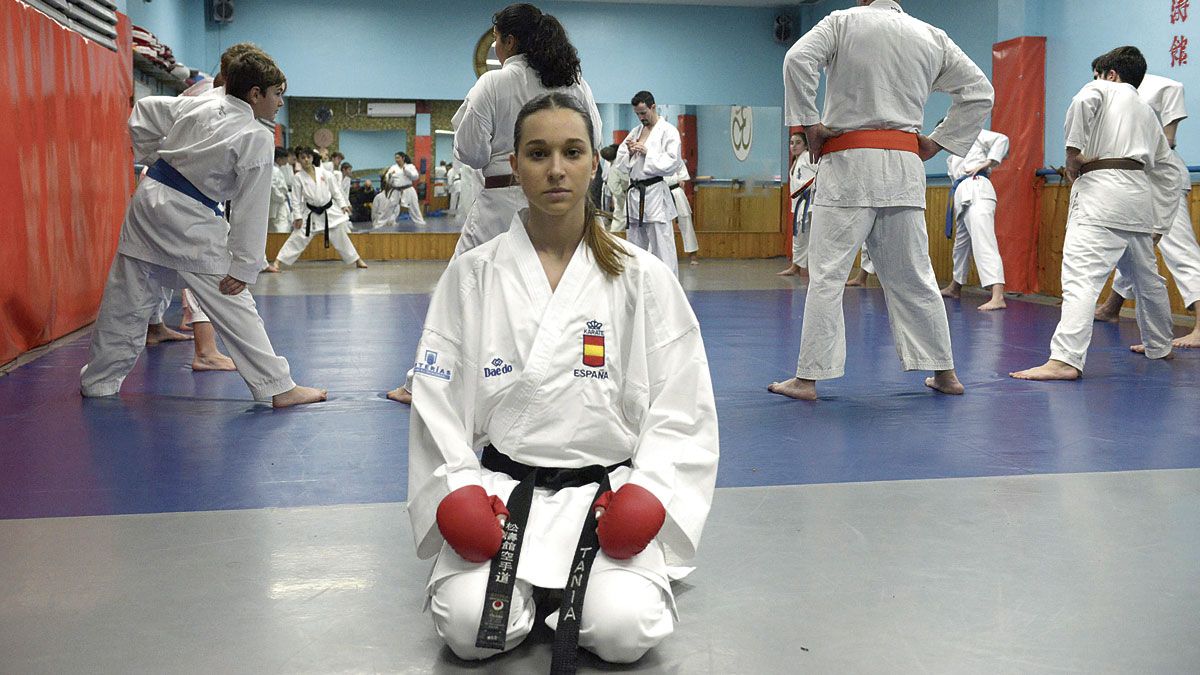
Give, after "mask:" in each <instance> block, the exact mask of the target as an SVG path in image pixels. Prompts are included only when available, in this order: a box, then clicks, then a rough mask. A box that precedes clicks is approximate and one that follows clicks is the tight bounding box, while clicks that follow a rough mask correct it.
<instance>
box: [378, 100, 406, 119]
mask: <svg viewBox="0 0 1200 675" xmlns="http://www.w3.org/2000/svg"><path fill="white" fill-rule="evenodd" d="M416 114H417V104H416V103H396V102H380V101H375V102H370V103H367V117H414V116H415V115H416Z"/></svg>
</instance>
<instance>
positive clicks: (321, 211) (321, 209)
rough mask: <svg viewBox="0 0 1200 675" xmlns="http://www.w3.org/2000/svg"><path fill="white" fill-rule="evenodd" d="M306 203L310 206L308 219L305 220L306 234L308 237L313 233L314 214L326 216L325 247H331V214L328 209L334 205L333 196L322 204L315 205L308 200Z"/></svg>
mask: <svg viewBox="0 0 1200 675" xmlns="http://www.w3.org/2000/svg"><path fill="white" fill-rule="evenodd" d="M304 205H305V206H307V207H308V219H307V220H305V222H304V236H306V237H308V236H311V235H312V217H313V214H314V213H315V214H317V215H318V216H324V217H325V248H329V214H328V213H326V211H328V210H329V207H331V206H333V198H332V197H330V198H329V201H327V202H325V204H324V205H322V206H313V205H312V204H309V203H308V202H304Z"/></svg>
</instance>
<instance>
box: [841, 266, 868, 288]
mask: <svg viewBox="0 0 1200 675" xmlns="http://www.w3.org/2000/svg"><path fill="white" fill-rule="evenodd" d="M846 285H847V286H850V287H852V288H857V287H859V286H866V285H867V273H866V272H864V271H863V270H862V269H861V268H860V269H859V270H858V274H855V275H854V277H853V278H851V279H850V281H847V282H846Z"/></svg>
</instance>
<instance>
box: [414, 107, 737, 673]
mask: <svg viewBox="0 0 1200 675" xmlns="http://www.w3.org/2000/svg"><path fill="white" fill-rule="evenodd" d="M514 124H515V129H514V132H513V138H514V143H515V146H516V151H515V153H514V154H513V156H512V159H511V161H510V167H511V171H512V172H513V174H514V175H516V176H518V177H519V179H520V186H521V189H522V191H523V193H524V194H525V197H526V199H527V204H528V207H527V208H525V209H522V210H521V211H520V212H519V213H518V214H517V215H516V216H514V218H513V221H512V223H511V227H510V228H509V229H508V231H507V232H505V233H504V234H501V235H499V236H497V237H495V238H493V239H492V240H491V241H489V242H487V243H485V244H482V245H480V246H478V247H476V248H474V249H472V250H471V251H468V252H466V253H464V254H463V255H461V256H459V257H458V258H456V259H454V260H452V261H451V262H450V265H449V267H448V268H447V269H446V271H445V273H444V274H443V275H442V277H441V279H440V280H439V282H438V285H437V288H436V290H435V291H434V293H433V297H432V299H431V301H430V307H429V313H428V315H427V317H426V321H425V327H424V330H423V332H422V335H421V341H420V345H419V347H418V354H419V355H420V363H419V366H418V368H417V369H416V375H415V377H414V382H413V384H414V387H415V391H414V398H413V408H412V420H411V425H410V432H409V445H408V447H409V469H408V476H409V489H408V494H409V495H410V501H409V508H408V511H409V516H410V519H411V521H412V529H413V533H414V538H415V541H416V547H417V554H418V556H419V557H421V558H429V557H432V556H435V555H436V557H437V560H436V562H435V563H434V568H433V572H432V574H431V576H430V578H429V581H428V583H427V587H426V589H427V593H428V594H429V608H430V611H431V613H432V615H433V621H434V625H435V627H436V629H437V633H438V635H439V636H440V637H441V638H442V639H443V640H444V641H445V642H446V644H447V645H448V646H449V648H450V650H451V651H453V652H454V654H455V655H457V656H458V657H459V658H462V659H469V660H479V659H486V658H491V657H494V656H496V655H498V654H501V653H503V652H506V651H509V650H512V649H513V648H515V647H517V646H518V645H520V644H521V642H522V641H523V640H524V639H525V638H526V636H528V635H529V633H530V631H531V630H532V629H533V628H534V623H535V621H536V618H537V604H538V603H554V602H555V599H554V598H555V597H557V598H558V601H557V602H558V607H557V611H552V612H551V613H550V614H549V617H548V618H547V619H546V624H547V625H549V626H550V627H551V628H554V629H556V633H555V650H554V651H555V654H556V655H555V657H554V664H553V666H552V670H553V672H574V670H573V669H571V666H573V665H574V663H573V660H574V658H575V656H576V655H577V650H576V645H578V646H580V647H583V648H585V649H587V650H589V651H590V652H592V653H594V654H596V655H597V656H598V657H600V658H601V659H603V660H605V661H609V662H616V663H631V662H633V661H636V660H638V659H639V658H641V657H642V656H643V655H644V654H645V653H646V652H647V651H648V650H650V649H652V648H653V647H654V646H656V645H658V644H659V643H660V642H661V641H662V640H664V639H665V638H666V637H667V636H668V635H670V634H671V632H672V631H673V630H674V625H675V620H674V616H673V609H674V606H675V602H674V597H673V595H672V591H671V586H670V579H669V577H668V568H667V564H666V550H667V549H670V551H672V552H673V553H674V554H676V555H678V556H679V557H680V558H683V559H688V558H692V557H693V556H694V554H695V551H696V547H697V546H698V544H699V541H700V534H701V530H702V528H703V526H704V523H705V520H706V519H707V515H708V510H709V508H710V506H711V503H712V495H713V484H714V481H715V478H716V470H717V460H718V455H719V440H718V433H717V417H716V408H715V402H714V399H713V390H712V383H711V380H710V376H709V366H708V362H707V359H706V357H705V352H704V343H703V341H702V339H701V334H700V327H699V325H698V323H697V321H696V317H695V315H694V314H693V313H692V310H691V308H690V306H689V304H688V300H687V298H686V297H685V296H684V293H683V289H682V288H681V287H680V285H679V282H678V281H677V280H676V278H675V275H674V273H672V272H671V270H669V269H668V268H666V267H665V266H664V265H663V264H662V262H660V261H659V260H656V259H655V258H654V257H652V256H651V255H649V254H648V253H646V252H645V251H643V250H640V249H638V248H637V247H635V246H633V245H631V244H628V243H627V242H622V241H621V240H619V239H618V238H616V237H614V236H613V235H611V234H609V233H608V232H606V231H605V230H604V228H603V227H602V226H601V225H600V223H599V222H598V221H597V219H596V217H595V208H594V206H593V205H592V204H591V202H590V201H589V200H588V199H587V196H586V192H587V188H588V182H589V179H590V178H591V176H592V173H593V171H594V170H595V167H596V163H597V159H596V153H595V149H594V146H595V136H594V135H593V130H592V128H591V120H590V119H589V114H588V111H587V110H586V108H585V106H583V105H581V104H580V103H579V102H578V101H577V100H575V99H574V98H573V97H571V96H569V95H566V94H562V93H553V94H549V95H546V96H542V97H540V98H537V99H535V100H533V101H531V102H530V103H528V104H527V105H525V107H524V108H523V109H522V110H521V111H520V114H519V115H518V117H517V119H516V121H515V123H514ZM476 364H479V365H478V366H477V365H476ZM528 410H537V411H538V414H535V415H529V414H522V411H528ZM479 439H487V441H488V442H489V444H488V445H487V446H486V447H485V448H483V454H482V457H478V456H477V455H476V452H477V450H479V449H480V446H482V445H483V443H482V442H480V440H479ZM597 512H599V516H598V517H597V516H596V513H597ZM498 516H500V517H503V519H504V520H503V521H501V520H500V519H499V518H498ZM518 542H519V543H518ZM517 549H519V554H518V553H516V552H515V551H516V550H517ZM535 587H538V588H541V589H548V592H547V594H546V595H545V596H544V597H538V598H536V599H535V596H534V588H535ZM559 591H561V592H559ZM485 595H487V596H488V597H487V599H486V601H485ZM485 611H486V612H487V614H486V621H484V620H483V618H484V617H485V614H484V612H485ZM480 644H483V645H485V646H480Z"/></svg>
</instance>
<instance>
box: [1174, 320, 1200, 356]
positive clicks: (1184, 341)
mask: <svg viewBox="0 0 1200 675" xmlns="http://www.w3.org/2000/svg"><path fill="white" fill-rule="evenodd" d="M1171 346H1173V347H1175V348H1176V349H1200V317H1197V318H1196V327H1195V328H1193V329H1192V332H1190V333H1188V334H1187V335H1184V336H1183V337H1177V338H1175V339H1174V340H1173V341H1172V342H1171Z"/></svg>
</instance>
